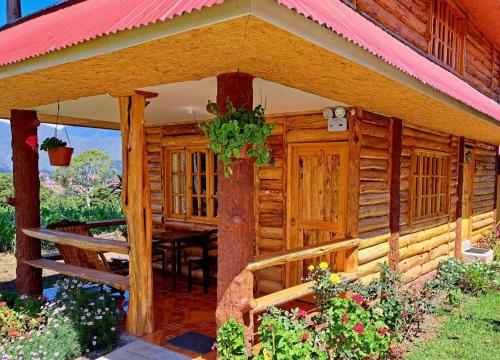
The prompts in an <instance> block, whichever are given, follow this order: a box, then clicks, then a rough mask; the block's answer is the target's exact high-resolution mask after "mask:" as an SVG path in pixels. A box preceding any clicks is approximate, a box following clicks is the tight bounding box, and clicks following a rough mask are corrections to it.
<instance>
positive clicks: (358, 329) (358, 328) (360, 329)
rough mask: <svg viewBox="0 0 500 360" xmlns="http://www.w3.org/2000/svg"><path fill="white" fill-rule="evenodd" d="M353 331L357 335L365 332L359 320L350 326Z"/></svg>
mask: <svg viewBox="0 0 500 360" xmlns="http://www.w3.org/2000/svg"><path fill="white" fill-rule="evenodd" d="M352 329H353V330H354V331H356V332H357V333H358V334H359V335H361V334H363V333H364V332H365V327H364V325H363V323H361V322H359V323H357V324H356V325H354V326H353V327H352Z"/></svg>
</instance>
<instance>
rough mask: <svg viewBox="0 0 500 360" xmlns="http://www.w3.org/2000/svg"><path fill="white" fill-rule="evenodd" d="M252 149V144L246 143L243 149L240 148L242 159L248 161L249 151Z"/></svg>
mask: <svg viewBox="0 0 500 360" xmlns="http://www.w3.org/2000/svg"><path fill="white" fill-rule="evenodd" d="M251 148H252V145H251V144H247V143H245V144H244V145H243V146H242V147H240V159H248V153H247V151H248V150H250V149H251Z"/></svg>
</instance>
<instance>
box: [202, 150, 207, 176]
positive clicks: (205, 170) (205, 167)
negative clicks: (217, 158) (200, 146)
mask: <svg viewBox="0 0 500 360" xmlns="http://www.w3.org/2000/svg"><path fill="white" fill-rule="evenodd" d="M200 162H201V164H200V165H201V168H200V170H201V172H202V173H206V172H207V153H206V152H200Z"/></svg>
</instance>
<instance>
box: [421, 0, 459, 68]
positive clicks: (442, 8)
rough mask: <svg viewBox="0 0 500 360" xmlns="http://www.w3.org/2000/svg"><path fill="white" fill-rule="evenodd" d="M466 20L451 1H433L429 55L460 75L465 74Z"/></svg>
mask: <svg viewBox="0 0 500 360" xmlns="http://www.w3.org/2000/svg"><path fill="white" fill-rule="evenodd" d="M464 24H465V20H464V15H463V14H462V13H461V11H460V10H459V9H458V8H457V7H456V6H455V5H453V4H452V3H451V2H450V0H432V2H431V23H430V27H431V29H430V33H431V38H430V43H429V53H430V54H431V55H433V56H434V57H435V58H436V59H437V60H439V61H440V62H441V63H442V64H443V65H446V66H448V67H449V68H451V69H453V70H454V71H456V72H458V73H460V74H461V73H463V58H464V39H465V36H464V34H465V26H464Z"/></svg>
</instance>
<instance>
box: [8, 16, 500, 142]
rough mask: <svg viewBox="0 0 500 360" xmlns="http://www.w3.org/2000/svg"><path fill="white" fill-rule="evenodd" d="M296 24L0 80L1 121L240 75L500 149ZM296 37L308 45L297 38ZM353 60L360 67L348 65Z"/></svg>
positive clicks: (417, 92)
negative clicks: (66, 104) (56, 106)
mask: <svg viewBox="0 0 500 360" xmlns="http://www.w3.org/2000/svg"><path fill="white" fill-rule="evenodd" d="M285 10H286V11H290V12H291V10H288V9H285ZM285 10H284V11H285ZM295 15H296V16H297V17H293V15H290V16H291V19H292V20H294V21H296V24H297V27H299V28H300V29H298V30H297V31H294V33H292V32H291V31H290V29H288V30H285V29H284V28H285V27H286V24H285V23H284V22H283V21H281V20H280V21H281V22H280V21H277V23H279V24H280V27H278V26H277V25H273V24H271V23H270V21H269V20H267V21H265V20H263V19H261V18H258V17H256V16H253V15H250V16H248V15H245V16H240V17H237V18H233V19H231V20H226V21H223V22H219V23H216V24H210V25H206V26H204V27H200V28H197V29H192V30H189V31H184V32H180V33H175V34H173V35H170V36H168V37H163V38H159V39H156V40H152V41H148V42H145V43H142V44H139V45H135V46H133V47H129V48H125V49H121V50H116V51H113V52H107V53H103V54H100V55H96V56H92V57H88V58H84V59H80V60H75V61H71V62H64V63H60V64H58V65H56V66H51V67H47V68H43V69H40V70H37V69H35V70H33V71H30V72H23V73H19V74H17V75H12V76H8V77H7V76H2V75H3V74H2V72H0V93H1V94H2V96H1V97H0V117H8V116H9V111H10V109H13V108H34V107H38V106H41V105H45V104H52V103H55V102H57V100H58V99H60V100H62V101H64V100H70V99H77V98H81V97H89V96H96V95H102V94H108V93H111V92H116V91H119V90H125V89H138V88H144V87H149V86H156V85H159V84H170V83H177V82H185V81H194V80H200V79H204V78H209V77H213V76H214V75H216V74H219V73H224V72H232V71H237V70H238V69H240V70H241V71H245V72H249V73H252V74H254V75H255V76H257V77H260V78H262V79H265V80H269V81H272V82H276V83H280V84H283V85H287V86H289V87H293V88H296V89H300V90H303V91H305V92H309V93H312V94H316V95H319V96H322V97H325V98H328V99H335V100H336V101H339V102H342V103H346V104H352V105H356V106H361V107H362V108H365V109H367V110H370V111H374V112H378V113H382V114H386V115H390V116H395V117H399V118H402V119H404V120H406V121H408V122H410V123H413V124H416V125H422V126H426V127H430V128H434V129H436V130H441V131H445V132H448V133H451V134H455V135H460V136H467V137H469V138H474V139H477V140H482V141H486V142H489V143H493V144H500V127H499V126H498V125H497V123H498V121H496V120H494V119H492V118H490V117H488V116H486V115H483V114H481V113H479V112H477V111H475V110H473V109H471V108H470V107H468V106H465V105H463V104H462V103H460V102H458V101H456V100H453V99H451V98H450V97H448V96H446V95H444V94H442V93H439V92H438V91H436V90H434V89H432V88H430V87H429V86H427V85H424V84H422V83H420V82H419V81H417V80H416V79H414V78H411V77H409V76H408V75H404V74H403V73H401V72H400V71H398V70H397V69H394V68H392V67H391V66H390V65H388V64H386V63H383V62H382V61H381V60H380V59H378V58H377V57H376V56H373V55H371V54H369V53H367V52H366V51H364V50H362V49H361V48H359V47H357V46H356V45H354V44H352V43H349V42H348V41H346V40H344V39H342V38H340V37H339V36H338V35H335V34H334V33H332V32H331V31H329V30H327V29H325V28H321V27H319V26H318V25H317V24H315V23H313V22H312V21H309V20H307V19H305V18H303V17H301V16H300V15H298V14H295ZM308 27H311V29H309V28H308ZM300 31H302V32H303V33H307V34H308V36H299V33H300ZM314 36H317V38H316V39H314ZM306 37H308V39H306ZM318 39H321V41H318ZM320 45H321V46H320ZM331 47H338V48H340V49H341V50H342V49H343V50H342V51H343V52H342V51H337V52H334V51H333V50H332V49H331ZM346 49H347V50H346ZM67 51H71V49H68V50H67ZM64 52H65V50H62V51H61V53H62V56H64ZM346 52H348V53H349V54H347V55H346ZM339 53H342V56H341V55H339ZM52 55H53V54H52ZM357 56H359V57H360V58H359V59H357V60H355V59H354V58H355V57H357ZM6 69H7V71H9V66H7V67H6ZM380 69H381V70H380ZM14 70H15V69H14ZM382 74H384V75H382ZM205 100H206V99H205ZM153 101H158V99H156V100H153ZM160 101H161V100H160Z"/></svg>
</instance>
